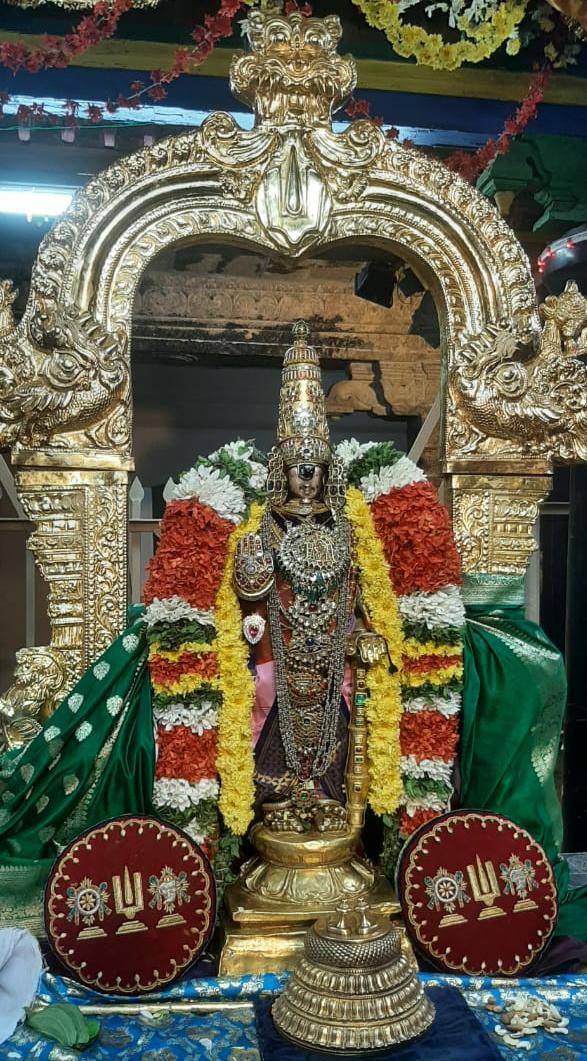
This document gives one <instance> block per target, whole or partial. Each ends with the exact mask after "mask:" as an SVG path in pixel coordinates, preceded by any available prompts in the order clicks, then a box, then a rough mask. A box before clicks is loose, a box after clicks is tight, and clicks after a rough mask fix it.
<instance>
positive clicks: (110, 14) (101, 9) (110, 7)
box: [0, 0, 132, 74]
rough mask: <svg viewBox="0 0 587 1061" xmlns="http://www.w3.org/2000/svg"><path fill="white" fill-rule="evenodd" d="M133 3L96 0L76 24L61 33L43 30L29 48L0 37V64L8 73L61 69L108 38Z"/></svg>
mask: <svg viewBox="0 0 587 1061" xmlns="http://www.w3.org/2000/svg"><path fill="white" fill-rule="evenodd" d="M131 7H132V0H112V2H111V3H106V2H105V0H99V2H98V3H97V4H95V5H94V8H93V10H92V13H91V15H85V16H84V17H83V18H82V19H80V21H79V22H78V24H77V26H75V28H74V29H73V30H72V31H71V33H67V34H66V35H65V36H64V37H56V36H55V35H53V34H49V33H45V34H44V35H43V37H42V38H41V41H42V43H41V46H40V47H33V48H29V47H27V46H26V45H25V44H23V43H22V42H20V41H16V42H12V41H0V65H2V66H5V67H6V68H7V70H10V71H11V73H13V74H17V73H18V72H19V70H26V71H27V72H28V73H29V74H35V73H37V71H38V70H56V69H62V68H63V67H65V66H69V64H70V63H71V62H72V61H73V60H74V59H78V58H79V57H80V56H81V55H83V54H84V52H87V51H88V49H89V48H94V47H95V46H96V44H100V43H101V42H102V41H105V40H108V38H109V37H111V36H112V35H113V33H114V32H115V31H116V29H117V27H118V23H119V21H120V18H121V16H122V15H123V14H124V13H125V12H126V11H129V10H130V8H131Z"/></svg>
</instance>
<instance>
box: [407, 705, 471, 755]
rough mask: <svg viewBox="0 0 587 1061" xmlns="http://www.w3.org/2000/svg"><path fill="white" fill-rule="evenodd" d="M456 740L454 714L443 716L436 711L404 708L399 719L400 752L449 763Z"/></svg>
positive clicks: (454, 749) (456, 732)
mask: <svg viewBox="0 0 587 1061" xmlns="http://www.w3.org/2000/svg"><path fill="white" fill-rule="evenodd" d="M458 742H459V719H458V716H457V715H452V716H450V717H449V718H445V717H444V716H443V715H441V714H440V713H439V712H438V711H415V712H409V711H404V713H403V715H402V717H401V722H400V745H401V752H402V755H413V756H414V758H415V759H416V761H417V762H421V760H422V759H441V760H442V761H443V762H452V760H453V759H454V757H455V753H456V750H457V744H458Z"/></svg>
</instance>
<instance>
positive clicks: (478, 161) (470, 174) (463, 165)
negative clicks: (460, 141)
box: [445, 65, 552, 182]
mask: <svg viewBox="0 0 587 1061" xmlns="http://www.w3.org/2000/svg"><path fill="white" fill-rule="evenodd" d="M551 73H552V67H551V66H550V65H547V66H544V67H543V68H542V69H541V70H539V71H538V72H537V73H536V74H535V76H534V78H533V79H532V82H531V84H530V87H529V89H528V93H527V95H526V96H525V97H524V99H523V100H522V102H521V103H520V105H519V107H517V108H516V111H515V113H514V114H513V115H511V116H510V117H509V118H508V119H507V120H506V122H505V124H504V127H503V130H502V132H501V133H500V134H499V136H498V137H497V139H495V140H494V139H493V137H490V138H489V140H488V141H487V143H485V144H483V146H482V147H480V148H478V149H477V151H474V152H473V153H470V152H467V151H454V152H453V153H452V155H449V157H448V158H447V159H445V165H447V166H448V168H449V169H451V170H453V171H454V172H456V173H460V175H461V177H464V178H465V180H468V181H471V182H473V181H475V180H477V177H479V175H480V174H481V173H483V170H484V169H485V168H486V167H487V166H488V165H489V164H490V162H493V160H494V159H495V158H496V157H497V156H498V155H505V153H506V151H507V149H508V147H509V145H510V143H511V141H512V139H513V138H514V137H516V136H521V134H522V133H523V132H524V131H525V129H526V126H527V125H528V123H529V122H530V121H531V120H532V119H533V118H535V117H536V111H537V110H538V106H539V104H540V103H541V102H542V99H543V97H544V93H545V91H546V88H547V85H548V81H549V79H550V75H551Z"/></svg>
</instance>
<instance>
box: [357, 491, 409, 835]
mask: <svg viewBox="0 0 587 1061" xmlns="http://www.w3.org/2000/svg"><path fill="white" fill-rule="evenodd" d="M346 515H347V519H348V520H349V522H350V524H351V526H352V528H353V534H354V541H355V547H356V556H357V566H358V568H359V582H360V586H361V596H362V600H363V605H364V608H365V612H366V614H367V618H368V620H369V623H370V625H371V626H372V628H373V630H374V631H376V633H378V634H381V636H382V637H384V638H385V641H386V642H387V647H388V649H389V654H390V656H391V659H392V661H393V663H394V664H395V666H396V667H397V668H398V669H397V671H396V672H395V673H394V674H390V673H389V669H388V661H387V659H383V660H380V661H379V662H378V663H376V664H374V665H373V666H371V667H369V670H368V672H367V688H368V690H369V697H368V699H367V703H366V705H365V712H366V715H367V726H368V733H367V748H368V757H369V778H370V785H369V802H370V804H371V806H372V808H373V810H374V811H375V813H376V814H392V813H393V812H394V810H396V808H397V807H398V805H399V803H400V800H401V797H402V793H403V786H402V781H401V775H400V754H401V753H400V720H401V714H402V702H401V663H402V654H403V635H402V626H401V619H400V615H399V611H398V606H397V599H396V596H395V593H394V591H393V588H392V586H391V583H390V580H389V573H388V568H387V561H386V559H385V555H384V552H383V546H382V545H381V542H380V540H379V538H378V537H377V534H376V531H375V527H374V524H373V518H372V516H371V512H370V510H369V506H368V505H367V502H366V501H365V499H364V497H363V495H362V493H361V492H360V490H357V488H356V487H349V489H348V490H347V499H346Z"/></svg>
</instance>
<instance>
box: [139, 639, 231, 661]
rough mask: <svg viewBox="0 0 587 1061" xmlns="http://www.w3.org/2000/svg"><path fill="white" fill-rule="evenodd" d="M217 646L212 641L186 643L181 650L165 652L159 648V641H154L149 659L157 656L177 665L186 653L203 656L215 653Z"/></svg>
mask: <svg viewBox="0 0 587 1061" xmlns="http://www.w3.org/2000/svg"><path fill="white" fill-rule="evenodd" d="M215 648H216V646H215V645H214V644H213V643H211V642H210V641H184V643H183V644H182V646H181V648H177V649H174V650H173V651H172V650H169V651H167V650H164V649H162V648H160V647H159V642H158V641H153V643H152V645H151V647H150V649H149V659H153V658H154V657H155V656H157V657H158V658H159V659H164V660H166V661H167V662H168V663H177V661H178V660H180V659H181V657H182V656H183V655H185V653H186V652H192V653H193V654H194V655H198V656H203V655H204V654H205V653H206V652H214V651H215Z"/></svg>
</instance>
